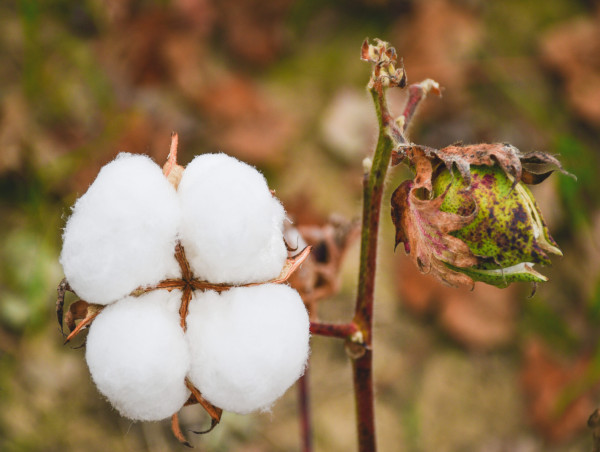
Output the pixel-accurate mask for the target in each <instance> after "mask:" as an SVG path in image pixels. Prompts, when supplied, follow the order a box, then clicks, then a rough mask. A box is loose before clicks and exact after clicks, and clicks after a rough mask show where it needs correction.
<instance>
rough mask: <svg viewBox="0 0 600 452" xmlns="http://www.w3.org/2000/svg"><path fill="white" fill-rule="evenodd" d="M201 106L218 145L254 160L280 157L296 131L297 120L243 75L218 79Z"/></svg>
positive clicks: (214, 140) (241, 156) (211, 85)
mask: <svg viewBox="0 0 600 452" xmlns="http://www.w3.org/2000/svg"><path fill="white" fill-rule="evenodd" d="M201 105H202V107H203V109H204V110H205V112H206V114H207V116H208V119H209V121H210V123H211V127H210V129H211V131H213V132H214V133H211V136H212V137H213V138H212V141H213V143H214V145H215V146H216V147H217V148H218V149H219V150H221V151H223V152H226V153H228V154H231V155H234V156H236V157H238V158H240V159H242V160H245V161H248V162H251V163H260V162H264V161H266V160H273V159H276V158H277V156H279V155H281V154H282V153H283V151H285V149H286V148H287V147H288V145H289V144H290V143H291V142H292V141H293V138H294V136H295V134H296V129H297V128H296V121H295V119H294V118H293V117H292V116H291V115H290V114H289V113H287V112H285V111H283V110H282V109H281V108H278V107H277V106H275V105H274V102H273V101H272V100H271V99H269V98H268V97H267V95H266V94H265V93H262V92H260V91H259V90H258V89H257V87H256V86H255V85H254V84H253V83H252V82H251V81H249V80H247V79H245V78H242V77H236V76H228V75H225V76H223V77H221V78H219V79H218V80H215V81H214V82H213V83H212V84H210V86H209V90H208V92H207V95H206V96H204V97H203V99H202V100H201Z"/></svg>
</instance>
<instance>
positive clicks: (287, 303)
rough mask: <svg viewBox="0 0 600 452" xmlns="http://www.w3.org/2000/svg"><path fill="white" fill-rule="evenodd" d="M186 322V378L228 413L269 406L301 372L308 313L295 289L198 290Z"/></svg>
mask: <svg viewBox="0 0 600 452" xmlns="http://www.w3.org/2000/svg"><path fill="white" fill-rule="evenodd" d="M187 325H188V329H187V332H186V337H187V340H188V343H189V345H190V353H191V356H192V367H191V371H190V380H191V381H192V383H193V384H194V385H195V386H196V387H197V388H198V389H199V390H200V392H201V393H202V395H203V396H204V397H205V398H206V399H207V400H209V401H210V402H211V403H212V404H214V405H216V406H218V407H221V408H223V409H225V410H227V411H233V412H236V413H242V414H244V413H249V412H251V411H255V410H261V409H263V410H264V409H268V408H269V407H270V406H271V405H272V404H273V402H275V400H277V399H278V398H279V397H280V396H281V395H283V393H284V392H285V391H286V390H287V389H288V388H289V387H290V386H291V385H292V384H293V383H294V382H295V381H296V380H297V379H298V378H299V377H300V376H301V375H302V374H303V373H304V368H305V366H306V360H307V358H308V351H309V344H308V340H309V321H308V314H307V312H306V309H305V307H304V304H303V303H302V299H301V298H300V295H298V292H296V291H295V290H294V289H292V288H290V287H288V286H285V285H281V284H264V285H260V286H254V287H238V288H234V289H230V290H228V291H226V292H223V293H221V294H218V293H216V292H204V293H198V294H196V295H195V297H194V298H193V299H192V302H191V303H190V308H189V314H188V317H187Z"/></svg>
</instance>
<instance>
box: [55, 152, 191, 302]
mask: <svg viewBox="0 0 600 452" xmlns="http://www.w3.org/2000/svg"><path fill="white" fill-rule="evenodd" d="M179 222H180V211H179V201H178V199H177V194H176V192H175V189H174V188H173V187H172V186H171V185H170V184H169V182H168V181H167V179H166V178H165V177H164V176H163V174H162V171H161V169H160V168H159V167H158V165H156V164H155V163H154V162H153V161H152V160H151V159H150V158H149V157H146V156H142V155H131V154H124V153H122V154H119V156H118V157H117V158H116V159H115V160H113V161H112V162H111V163H109V164H107V165H106V166H104V167H103V168H102V169H101V170H100V173H99V174H98V177H97V178H96V180H95V181H94V183H93V184H92V185H91V186H90V188H89V189H88V191H87V192H86V193H85V194H84V195H83V196H82V197H81V198H79V199H78V200H77V202H76V203H75V206H74V207H73V214H72V215H71V217H70V218H69V220H68V221H67V225H66V227H65V230H64V234H63V249H62V253H61V256H60V262H61V264H62V266H63V269H64V272H65V276H66V277H67V280H68V281H69V284H70V285H71V287H72V288H73V290H74V291H75V292H76V293H77V294H78V295H79V296H80V297H81V298H83V299H85V300H87V301H89V302H92V303H98V304H108V303H111V302H113V301H115V300H118V299H120V298H123V297H124V296H126V295H128V294H129V293H131V292H132V291H133V290H135V289H136V288H137V287H140V286H147V285H153V284H156V283H158V282H159V281H161V280H162V279H165V278H167V277H175V276H176V275H177V272H178V269H179V267H178V265H177V261H176V260H175V257H174V253H175V244H176V240H177V230H178V226H179Z"/></svg>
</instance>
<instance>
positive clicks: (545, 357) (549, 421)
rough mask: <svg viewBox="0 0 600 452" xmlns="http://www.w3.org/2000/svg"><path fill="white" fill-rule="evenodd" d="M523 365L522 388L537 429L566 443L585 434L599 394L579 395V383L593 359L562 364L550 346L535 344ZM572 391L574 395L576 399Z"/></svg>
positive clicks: (533, 343) (527, 346)
mask: <svg viewBox="0 0 600 452" xmlns="http://www.w3.org/2000/svg"><path fill="white" fill-rule="evenodd" d="M523 361H524V362H523V367H522V369H521V385H522V388H523V391H524V393H525V397H526V405H527V411H528V414H529V418H530V420H531V423H532V424H533V425H534V427H535V428H537V429H538V430H539V431H540V433H541V434H543V435H544V436H545V437H546V439H548V440H549V441H553V442H559V441H566V440H568V439H570V438H572V437H573V436H574V435H576V434H577V433H579V432H580V431H582V430H584V429H585V428H586V421H587V419H588V417H589V415H590V413H591V412H592V411H594V408H595V403H594V402H595V398H594V392H595V391H594V390H593V389H588V390H584V391H583V393H581V394H578V392H579V391H580V389H578V388H577V383H578V382H579V383H581V382H583V381H584V379H585V376H586V372H587V370H588V367H589V365H590V359H589V357H587V356H584V357H579V358H577V359H576V361H575V362H561V361H559V360H557V359H556V358H555V357H553V356H552V353H551V352H550V351H549V350H548V348H547V346H546V345H544V344H543V343H542V342H540V341H538V340H532V341H531V342H530V343H529V344H527V345H526V347H525V352H524V356H523ZM574 385H575V386H574ZM569 390H572V391H573V394H572V396H571V395H570V391H569ZM569 397H572V400H569Z"/></svg>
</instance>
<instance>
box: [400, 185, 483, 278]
mask: <svg viewBox="0 0 600 452" xmlns="http://www.w3.org/2000/svg"><path fill="white" fill-rule="evenodd" d="M418 188H420V187H418V185H417V184H416V183H415V182H413V181H405V182H403V183H402V184H400V186H399V187H398V188H397V189H396V190H395V191H394V193H393V194H392V221H393V222H394V225H395V227H396V243H395V244H396V246H398V244H400V243H403V244H404V249H405V251H406V252H407V253H408V254H410V256H411V257H412V258H413V260H414V261H415V262H416V264H417V266H418V267H419V269H420V270H421V271H422V272H424V273H431V274H432V275H434V276H436V277H437V278H439V279H441V280H442V281H444V282H445V283H447V284H449V285H451V286H463V287H471V286H472V285H473V281H472V279H471V278H470V277H468V276H467V275H464V274H462V273H458V272H456V271H453V270H451V269H450V268H448V267H447V266H446V263H447V264H450V265H453V266H455V267H461V268H462V267H471V266H473V265H476V264H477V263H478V258H477V257H476V256H475V255H474V254H473V253H472V252H471V251H470V250H469V247H468V246H467V245H466V244H465V243H464V242H463V241H462V240H460V239H458V238H456V237H453V236H452V235H450V232H453V231H456V230H458V229H461V228H462V227H464V226H466V225H468V224H469V223H470V222H471V221H473V219H474V218H475V217H476V216H477V208H476V207H475V206H474V207H473V211H472V212H471V213H470V214H468V215H464V216H463V215H458V214H454V213H449V212H443V211H441V210H440V207H441V205H442V202H443V200H444V196H445V193H444V194H442V195H440V196H438V197H437V198H433V199H419V197H418V196H417V194H416V191H417V190H418Z"/></svg>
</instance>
